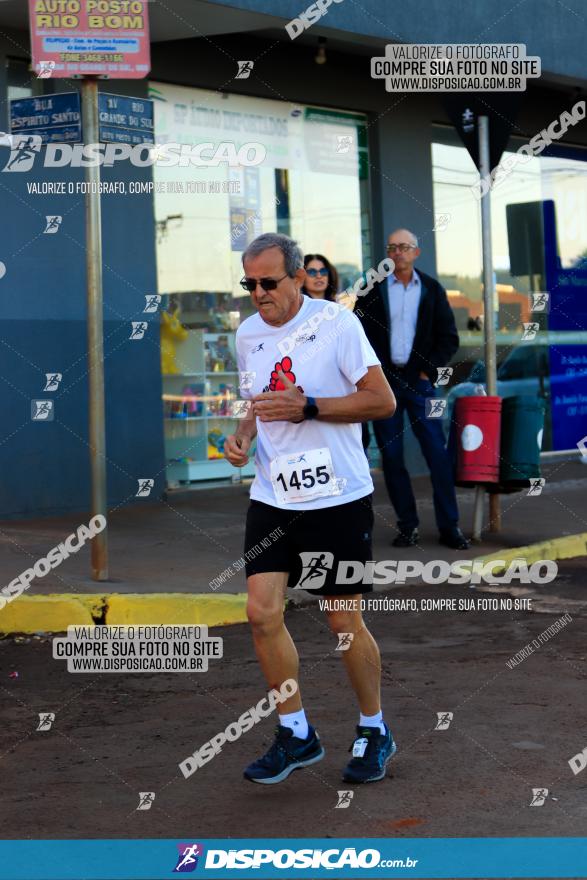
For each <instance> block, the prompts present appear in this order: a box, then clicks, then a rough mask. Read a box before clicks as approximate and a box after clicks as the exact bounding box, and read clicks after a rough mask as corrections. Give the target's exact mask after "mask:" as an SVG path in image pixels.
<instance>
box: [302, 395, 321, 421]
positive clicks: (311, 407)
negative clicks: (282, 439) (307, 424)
mask: <svg viewBox="0 0 587 880" xmlns="http://www.w3.org/2000/svg"><path fill="white" fill-rule="evenodd" d="M306 400H307V401H308V402H307V403H306V405H305V407H304V419H317V418H318V412H319V410H318V407H317V406H316V398H315V397H306Z"/></svg>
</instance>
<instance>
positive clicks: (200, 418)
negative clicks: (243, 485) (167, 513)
mask: <svg viewBox="0 0 587 880" xmlns="http://www.w3.org/2000/svg"><path fill="white" fill-rule="evenodd" d="M168 368H171V369H172V370H173V372H167V373H163V376H162V378H163V409H164V432H165V456H166V460H167V483H168V485H169V486H170V487H171V488H173V487H175V486H177V485H179V484H187V483H191V482H194V481H199V480H217V479H222V478H230V477H234V476H238V475H240V476H241V477H252V476H254V468H253V463H252V460H251V461H250V462H249V463H248V464H247V466H246V467H244V468H240V469H236V468H234V467H233V466H232V465H231V464H229V462H228V461H227V460H226V459H225V458H224V455H223V447H224V441H225V439H226V437H227V436H228V435H229V434H233V433H234V431H235V430H236V427H237V425H238V421H239V419H238V418H237V417H236V415H235V412H237V411H238V410H239V403H238V400H239V393H238V370H237V364H236V351H235V332H234V331H222V332H214V333H209V332H207V331H206V330H204V329H186V332H185V334H184V338H183V339H178V341H177V342H176V343H175V352H174V358H173V362H172V363H168Z"/></svg>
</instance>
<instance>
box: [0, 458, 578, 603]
mask: <svg viewBox="0 0 587 880" xmlns="http://www.w3.org/2000/svg"><path fill="white" fill-rule="evenodd" d="M543 475H544V477H545V479H546V484H545V486H544V489H543V491H542V493H541V495H540V496H528V495H527V490H526V489H524V490H522V491H521V492H518V493H515V494H512V495H504V496H502V499H501V507H502V524H503V527H502V531H501V533H500V534H498V535H495V534H490V533H489V532H487V531H484V533H483V541H482V543H481V544H477V545H474V546H472V547H471V549H470V550H469V551H466V552H463V551H451V550H449V549H447V548H445V547H442V546H441V545H439V544H438V543H437V537H438V536H437V530H436V526H435V522H434V512H433V507H432V495H431V488H430V482H429V479H428V478H427V477H420V478H417V479H416V480H414V487H415V491H416V495H417V498H418V508H419V512H420V517H421V524H420V533H421V544H420V546H419V547H415V548H414V547H410V548H407V549H397V548H392V547H391V546H390V541H391V539H392V537H393V536H394V534H395V516H394V514H393V511H392V509H391V506H390V504H389V500H388V498H387V493H386V491H385V487H384V485H383V479H382V475H381V473H378V472H376V473H375V474H374V481H375V486H376V489H375V498H374V508H375V531H374V558H375V559H377V560H381V559H406V560H407V559H412V560H413V559H420V560H422V561H423V562H427V561H429V560H432V559H445V560H448V561H449V562H450V561H452V560H455V559H462V558H472V557H475V556H482V555H487V554H490V553H495V552H496V551H498V550H502V549H504V550H505V549H508V548H515V547H520V546H525V545H527V544H533V543H535V542H538V541H545V540H548V539H552V538H559V537H561V536H565V535H575V534H577V533H580V532H585V531H587V467H585V466H584V465H583V464H581V463H580V462H576V461H574V462H559V463H557V464H553V465H548V466H546V467H545V468H544V473H543ZM473 498H474V491H473V490H472V489H459V490H458V500H459V507H460V511H461V525H462V528H463V531H464V532H465V534H469V533H470V529H471V524H472V517H473ZM247 504H248V487H247V486H245V485H240V484H238V485H232V486H227V487H221V488H214V489H207V490H197V491H191V492H181V493H176V494H170V496H169V497H168V498H167V499H166V500H164V501H162V502H160V503H156V504H153V503H151V504H148V503H146V504H140V505H139V504H135V505H133V506H128V507H124V508H122V509H118V510H115V511H114V512H113V513H112V514H111V515H110V517H109V546H110V580H109V581H108V582H105V583H97V582H95V581H93V580H92V579H91V577H90V559H89V550H88V548H87V547H84V548H83V549H82V550H81V551H80V552H79V553H77V554H75V555H73V556H70V557H69V559H67V560H66V561H65V562H63V563H62V564H61V565H60V566H59V567H58V568H57V569H55V570H53V571H51V572H50V573H49V574H48V575H47V576H46V577H44V578H42V579H40V580H39V579H37V580H35V581H33V583H32V584H31V586H30V588H29V590H28V591H27V595H28V596H31V595H39V594H54V593H59V594H65V593H72V594H77V595H79V594H87V595H88V596H91V595H104V594H112V593H120V594H125V593H157V594H160V593H187V594H208V595H214V591H213V590H211V589H210V586H209V584H210V581H211V580H213V579H214V578H217V577H218V575H219V574H220V573H221V572H222V571H224V570H225V569H226V568H227V567H228V566H230V565H231V564H232V563H233V562H234V561H235V560H238V559H240V557H241V555H242V552H243V535H244V521H245V513H246V509H247ZM88 519H89V517H88V515H87V514H82V513H79V514H76V515H72V516H67V517H59V518H50V519H41V520H39V519H37V520H29V521H25V522H15V521H5V522H2V523H0V547H1V552H0V585H6V584H8V583H9V582H10V581H11V580H12V579H13V578H15V577H17V576H18V575H19V574H20V573H21V572H23V571H24V570H25V569H26V568H29V567H31V566H32V565H33V564H34V562H35V561H36V560H37V559H39V558H41V557H44V556H45V555H46V554H47V552H48V551H49V550H50V549H51V548H52V547H54V546H55V545H57V544H58V543H59V542H60V541H63V540H65V538H66V537H67V536H68V535H69V534H71V533H72V532H74V531H75V530H76V529H77V528H78V527H79V525H80V524H81V523H87V521H88ZM244 590H245V578H244V572H243V571H242V570H241V571H240V572H238V573H237V574H235V575H234V576H233V577H230V578H229V579H227V580H225V581H224V582H223V583H222V586H221V587H220V590H219V592H221V593H223V594H226V593H233V594H234V593H242V592H243V591H244ZM306 595H307V594H305V593H304V596H306Z"/></svg>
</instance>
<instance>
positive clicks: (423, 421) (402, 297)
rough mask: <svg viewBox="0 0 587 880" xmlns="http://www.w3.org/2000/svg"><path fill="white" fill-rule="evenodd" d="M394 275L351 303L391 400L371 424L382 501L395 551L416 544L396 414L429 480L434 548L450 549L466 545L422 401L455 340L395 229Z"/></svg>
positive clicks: (445, 310) (443, 307)
mask: <svg viewBox="0 0 587 880" xmlns="http://www.w3.org/2000/svg"><path fill="white" fill-rule="evenodd" d="M387 253H388V255H389V256H390V257H391V258H392V260H393V261H394V263H395V271H394V272H393V274H392V275H390V276H389V277H388V278H386V279H385V280H384V281H382V282H380V283H379V284H376V285H375V286H374V287H373V289H372V290H371V291H370V293H368V294H366V296H364V297H361V298H360V299H359V302H358V303H357V311H356V314H357V316H358V317H359V318H360V320H361V321H362V323H363V327H364V328H365V332H366V334H367V336H368V338H369V341H370V343H371V345H372V346H373V348H374V349H375V352H376V354H377V357H378V358H379V360H380V361H381V364H382V366H383V370H384V372H385V375H386V377H387V379H388V381H389V383H390V385H391V387H392V389H393V392H394V394H395V397H396V400H397V408H396V411H395V414H394V415H393V416H391V418H388V419H380V420H379V421H374V422H373V428H374V430H375V438H376V440H377V445H378V446H379V449H380V451H381V456H382V463H383V473H384V476H385V483H386V486H387V491H388V492H389V497H390V500H391V503H392V504H393V507H394V509H395V512H396V514H397V518H398V522H397V526H398V535H397V537H396V538H395V539H394V541H393V542H392V543H393V545H394V546H395V547H410V546H412V545H414V544H417V543H418V511H417V509H416V499H415V498H414V493H413V491H412V484H411V481H410V475H409V474H408V471H407V469H406V466H405V463H404V449H403V435H404V412H407V414H408V416H409V419H410V422H411V425H412V429H413V431H414V434H415V435H416V437H417V439H418V441H419V443H420V447H421V449H422V453H423V455H424V458H425V459H426V463H427V465H428V467H429V468H430V476H431V479H432V488H433V497H434V512H435V514H436V522H437V525H438V531H439V533H440V543H441V544H445V545H446V546H448V547H452V548H454V549H456V550H466V549H467V548H468V546H469V544H468V541H467V539H466V538H465V536H464V535H463V533H462V532H461V530H460V528H459V525H458V522H459V511H458V507H457V499H456V493H455V487H454V482H453V476H452V466H451V462H450V459H449V456H448V454H447V451H446V441H445V437H444V432H443V430H442V424H441V422H442V420H441V419H438V418H427V417H426V398H430V397H434V394H435V389H434V385H433V383H434V382H436V380H437V378H438V368H439V367H445V366H446V365H447V364H448V362H449V361H450V359H451V358H452V356H453V355H454V354H455V352H456V351H457V350H458V347H459V335H458V333H457V328H456V325H455V320H454V316H453V313H452V309H451V307H450V305H449V303H448V299H447V296H446V291H445V290H444V288H443V287H442V286H441V285H440V284H439V283H438V281H436V280H435V279H434V278H431V277H430V276H429V275H425V274H424V273H423V272H419V271H418V272H417V271H416V270H415V268H414V263H415V261H416V260H417V258H418V257H419V256H420V253H421V251H420V248H419V247H418V239H417V238H416V236H415V235H414V234H413V233H412V232H410V231H409V230H407V229H397V230H396V231H395V232H393V233H392V234H391V235H390V236H389V238H388V241H387Z"/></svg>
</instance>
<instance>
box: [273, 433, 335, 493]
mask: <svg viewBox="0 0 587 880" xmlns="http://www.w3.org/2000/svg"><path fill="white" fill-rule="evenodd" d="M271 482H272V484H273V491H274V492H275V497H276V499H277V501H279V502H280V504H295V503H298V502H301V501H312V500H313V499H314V498H321V497H323V496H325V495H336V494H338V491H337V480H336V478H335V476H334V471H333V468H332V459H331V457H330V450H329V449H328V448H326V447H324V448H323V449H310V450H308V451H306V452H294V453H292V454H288V455H280V456H278V458H274V459H273V461H272V462H271Z"/></svg>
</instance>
